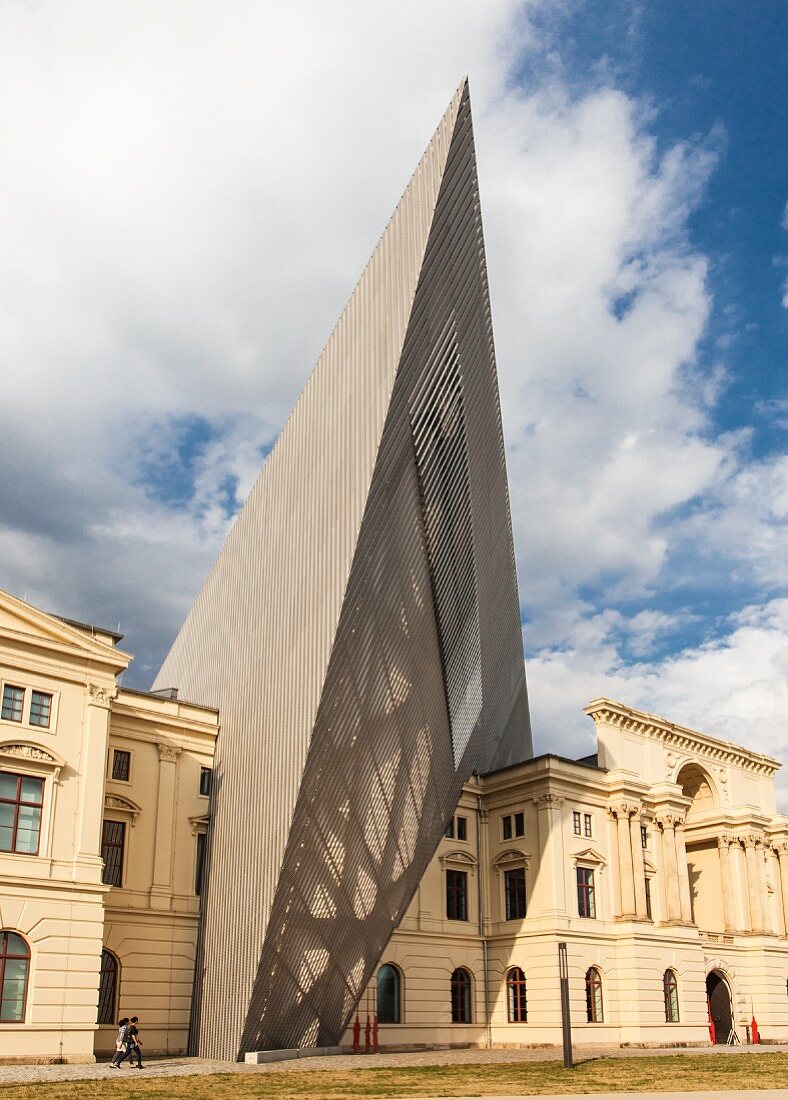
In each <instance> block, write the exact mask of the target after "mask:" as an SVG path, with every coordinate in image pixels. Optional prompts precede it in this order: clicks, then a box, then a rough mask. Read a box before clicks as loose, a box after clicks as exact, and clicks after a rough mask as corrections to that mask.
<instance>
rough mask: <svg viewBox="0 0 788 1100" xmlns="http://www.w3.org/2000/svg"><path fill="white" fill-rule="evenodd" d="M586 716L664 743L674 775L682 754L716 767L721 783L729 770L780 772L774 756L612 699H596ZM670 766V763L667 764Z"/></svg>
mask: <svg viewBox="0 0 788 1100" xmlns="http://www.w3.org/2000/svg"><path fill="white" fill-rule="evenodd" d="M585 713H586V714H587V715H589V717H591V718H592V719H593V721H594V723H595V724H597V725H598V724H599V723H601V722H604V723H605V724H606V725H609V726H615V727H616V728H617V729H620V730H623V731H624V732H625V733H636V734H639V735H640V736H641V737H649V738H651V739H652V740H654V741H661V742H662V743H663V744H664V745H665V746H666V748H667V749H668V750H673V751H672V752H669V755H670V756H672V758H673V760H674V764H673V765H672V766H671V765H670V764H668V768H669V771H670V772H671V773H672V772H673V770H674V768H675V765H676V764H677V763H678V762H679V757H680V755H681V754H682V753H689V754H691V755H692V756H693V757H698V758H699V760H698V762H700V760H703V761H706V762H709V761H710V762H711V763H712V764H716V765H717V767H716V768H711V769H710V770H712V771H713V773H714V775H715V777H716V778H717V779H719V780H720V782H721V783H723V785H724V784H726V783H727V781H728V780H727V774H726V776H725V779H722V778H721V776H720V771H721V770H724V769H726V768H727V767H736V768H741V769H742V770H743V771H748V772H754V773H755V774H756V775H766V776H772V775H774V774H775V772H776V771H777V770H778V769H779V768H780V766H781V765H780V763H779V761H777V760H774V759H773V758H772V757H771V756H764V755H763V754H761V753H757V752H750V751H749V750H748V749H745V748H743V747H741V746H739V745H733V744H731V743H730V742H727V741H718V740H717V738H716V737H710V736H709V735H708V734H706V733H700V732H699V731H698V730H692V729H689V728H687V727H686V726H677V725H674V723H672V722H668V721H666V720H665V719H664V718H660V717H659V715H656V714H647V713H645V712H642V711H637V710H631V709H630V708H629V707H625V706H624V704H623V703H616V702H614V701H612V700H610V699H595V700H594V701H593V702H592V703H589V705H588V706H587V707H585ZM666 763H667V760H666Z"/></svg>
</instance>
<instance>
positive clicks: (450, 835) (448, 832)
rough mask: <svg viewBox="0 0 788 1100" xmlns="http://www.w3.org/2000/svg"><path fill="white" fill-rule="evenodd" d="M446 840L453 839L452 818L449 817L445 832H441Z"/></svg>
mask: <svg viewBox="0 0 788 1100" xmlns="http://www.w3.org/2000/svg"><path fill="white" fill-rule="evenodd" d="M443 835H444V836H445V837H446V839H447V840H454V818H453V817H452V818H450V819H449V824H448V825H447V826H446V832H445V833H444V834H443Z"/></svg>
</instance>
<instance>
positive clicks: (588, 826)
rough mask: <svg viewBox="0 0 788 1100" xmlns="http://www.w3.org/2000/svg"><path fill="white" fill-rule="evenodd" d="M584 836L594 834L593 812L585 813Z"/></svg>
mask: <svg viewBox="0 0 788 1100" xmlns="http://www.w3.org/2000/svg"><path fill="white" fill-rule="evenodd" d="M583 836H593V833H592V831H591V814H583Z"/></svg>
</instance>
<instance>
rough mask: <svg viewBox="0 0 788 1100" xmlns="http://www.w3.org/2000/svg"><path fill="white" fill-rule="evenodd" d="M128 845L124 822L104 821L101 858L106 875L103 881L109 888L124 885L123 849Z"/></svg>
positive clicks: (103, 876) (103, 875)
mask: <svg viewBox="0 0 788 1100" xmlns="http://www.w3.org/2000/svg"><path fill="white" fill-rule="evenodd" d="M125 845H126V824H125V822H123V821H107V820H105V821H104V825H103V828H102V830H101V858H102V859H103V860H104V873H103V874H102V876H101V881H102V882H103V883H105V884H106V885H107V886H122V885H123V849H124V847H125Z"/></svg>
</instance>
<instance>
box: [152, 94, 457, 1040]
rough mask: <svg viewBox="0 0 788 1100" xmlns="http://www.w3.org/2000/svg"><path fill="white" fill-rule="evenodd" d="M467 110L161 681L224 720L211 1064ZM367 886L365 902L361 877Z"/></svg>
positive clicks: (250, 956)
mask: <svg viewBox="0 0 788 1100" xmlns="http://www.w3.org/2000/svg"><path fill="white" fill-rule="evenodd" d="M461 100H462V89H461V90H460V91H458V93H457V95H456V96H455V97H454V100H453V101H452V103H451V105H450V107H449V109H448V110H447V112H446V114H445V116H444V118H443V120H442V122H441V124H440V125H439V127H438V130H437V131H436V134H435V136H434V138H433V139H432V141H431V143H430V145H429V147H428V149H427V151H426V153H425V155H424V157H423V158H422V160H421V162H420V164H419V167H418V168H417V170H416V172H415V174H414V176H413V178H412V180H411V182H410V183H409V185H408V187H407V189H406V192H405V194H404V195H403V198H402V200H401V201H400V204H399V206H398V207H397V210H396V211H395V213H394V215H393V217H392V219H391V221H390V222H389V225H388V227H387V229H386V231H385V233H384V235H383V237H382V239H381V241H380V243H379V245H378V247H377V249H376V251H375V253H374V254H373V257H372V259H371V260H370V263H369V264H368V266H367V269H366V270H365V272H364V275H363V276H362V278H361V280H360V282H359V284H358V286H357V287H356V289H355V291H354V293H353V295H352V296H351V299H350V301H349V303H348V305H347V307H346V309H345V311H344V313H343V315H342V317H341V318H340V320H339V322H338V323H337V326H336V328H335V330H334V332H333V334H332V336H331V339H330V340H329V342H328V344H327V345H326V347H325V349H324V351H323V353H322V354H321V356H320V359H319V360H318V363H317V366H316V367H315V370H314V372H313V374H312V376H311V377H310V379H309V381H308V382H307V384H306V386H305V388H304V391H303V392H302V394H301V396H300V398H299V400H298V403H297V404H296V406H295V408H294V410H293V412H292V414H291V416H290V418H289V420H288V422H287V424H286V426H285V428H284V430H283V432H282V434H281V436H280V438H279V440H278V442H277V444H276V446H275V447H274V449H273V451H272V452H271V454H270V455H269V458H268V461H267V462H266V465H265V467H264V469H263V472H262V473H261V475H260V477H259V478H258V481H257V482H256V484H255V486H254V488H253V489H252V492H251V494H250V496H249V499H248V501H247V502H246V504H245V506H244V508H243V510H242V511H241V514H240V515H239V517H238V519H237V521H236V523H235V525H234V527H233V529H232V531H231V532H230V535H229V536H228V539H227V541H226V543H225V545H224V547H223V549H222V551H221V553H220V554H219V557H218V558H217V561H216V563H215V564H214V567H213V569H212V570H211V573H210V574H209V576H208V578H207V580H206V582H205V584H204V586H203V588H202V590H201V592H200V594H199V596H198V597H197V600H196V601H195V604H194V607H193V608H192V611H191V612H190V614H189V616H188V618H187V620H186V622H185V623H184V626H183V628H182V629H181V632H180V633H179V635H178V637H177V639H176V641H175V643H174V645H173V647H172V650H171V652H170V654H169V655H168V657H167V659H166V661H165V663H164V665H163V666H162V669H161V671H160V673H159V675H158V676H157V678H156V683H155V685H154V686H155V687H161V686H162V685H172V686H177V687H178V688H179V690H180V693H181V695H182V697H183V698H188V699H191V700H194V701H195V702H201V703H205V704H208V705H212V706H218V708H219V710H220V714H221V735H220V737H219V742H218V746H217V756H216V784H215V791H214V796H213V806H212V824H211V830H210V840H209V851H208V865H207V874H206V888H207V896H206V898H205V902H204V910H203V920H202V922H201V933H200V942H199V947H198V964H197V972H196V978H197V984H198V986H199V989H198V991H197V994H196V997H195V1013H196V1017H195V1019H194V1020H193V1027H194V1029H195V1030H194V1032H193V1035H194V1042H193V1049H195V1050H197V1051H199V1053H200V1054H203V1055H206V1056H212V1057H220V1058H233V1057H236V1056H237V1055H238V1053H239V1047H240V1039H241V1035H242V1032H243V1029H244V1027H245V1024H246V1021H247V1017H248V1006H249V1000H250V997H251V995H252V991H253V987H254V985H255V982H256V981H257V979H258V969H259V967H258V964H259V960H260V956H261V950H262V945H263V941H264V937H265V934H266V929H267V927H268V923H269V915H270V912H271V906H272V904H273V901H274V897H275V894H276V890H277V885H278V882H279V875H280V869H281V866H282V860H283V858H284V853H285V847H286V844H287V842H288V837H289V836H290V833H291V823H292V816H293V810H294V807H295V805H296V799H297V798H298V794H299V790H300V788H301V783H302V774H303V771H304V765H305V762H306V759H307V753H308V751H309V746H310V741H311V738H312V734H313V729H314V726H315V720H316V715H317V712H318V707H319V705H320V701H321V696H322V694H323V686H324V681H325V678H326V672H327V668H328V665H329V658H330V656H331V653H332V646H333V645H334V641H335V637H336V631H337V625H338V622H339V618H340V612H341V609H342V606H343V597H344V596H345V593H346V590H347V585H348V577H349V574H350V569H351V564H352V562H353V558H354V553H355V550H356V546H357V542H358V538H359V531H360V527H361V522H362V517H363V515H364V511H365V507H366V503H367V498H368V495H369V491H370V483H371V480H372V475H373V470H374V468H375V459H376V456H377V454H378V450H379V446H380V440H381V435H382V432H383V426H384V422H385V419H386V416H387V410H388V408H389V404H390V399H391V392H392V387H393V385H394V379H395V375H396V370H397V365H398V363H399V360H400V354H401V350H402V344H403V340H404V338H405V333H406V326H407V323H408V318H409V316H410V312H411V306H412V302H413V298H414V295H415V292H416V286H417V282H418V278H419V273H420V271H421V267H422V262H423V258H424V253H425V248H426V244H427V239H428V235H429V231H430V227H431V224H432V220H433V214H434V210H435V204H436V200H437V196H438V192H439V188H440V185H441V180H442V178H443V173H444V168H445V164H446V158H447V155H448V151H449V146H450V142H451V139H452V135H453V133H454V130H455V122H456V118H457V114H458V111H459V108H460V103H461ZM357 886H358V891H359V892H360V894H359V896H360V898H361V900H360V901H359V902H358V904H359V905H363V904H365V903H364V901H363V895H365V893H366V894H367V895H368V894H369V886H368V884H367V879H363V880H360V881H359V882H358V884H357ZM310 958H311V963H310V964H309V965H310V966H311V967H312V969H313V970H314V969H315V968H316V967H317V966H318V963H317V962H316V961H315V958H314V957H311V956H310ZM354 988H355V987H354ZM358 988H360V986H359V987H358Z"/></svg>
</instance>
